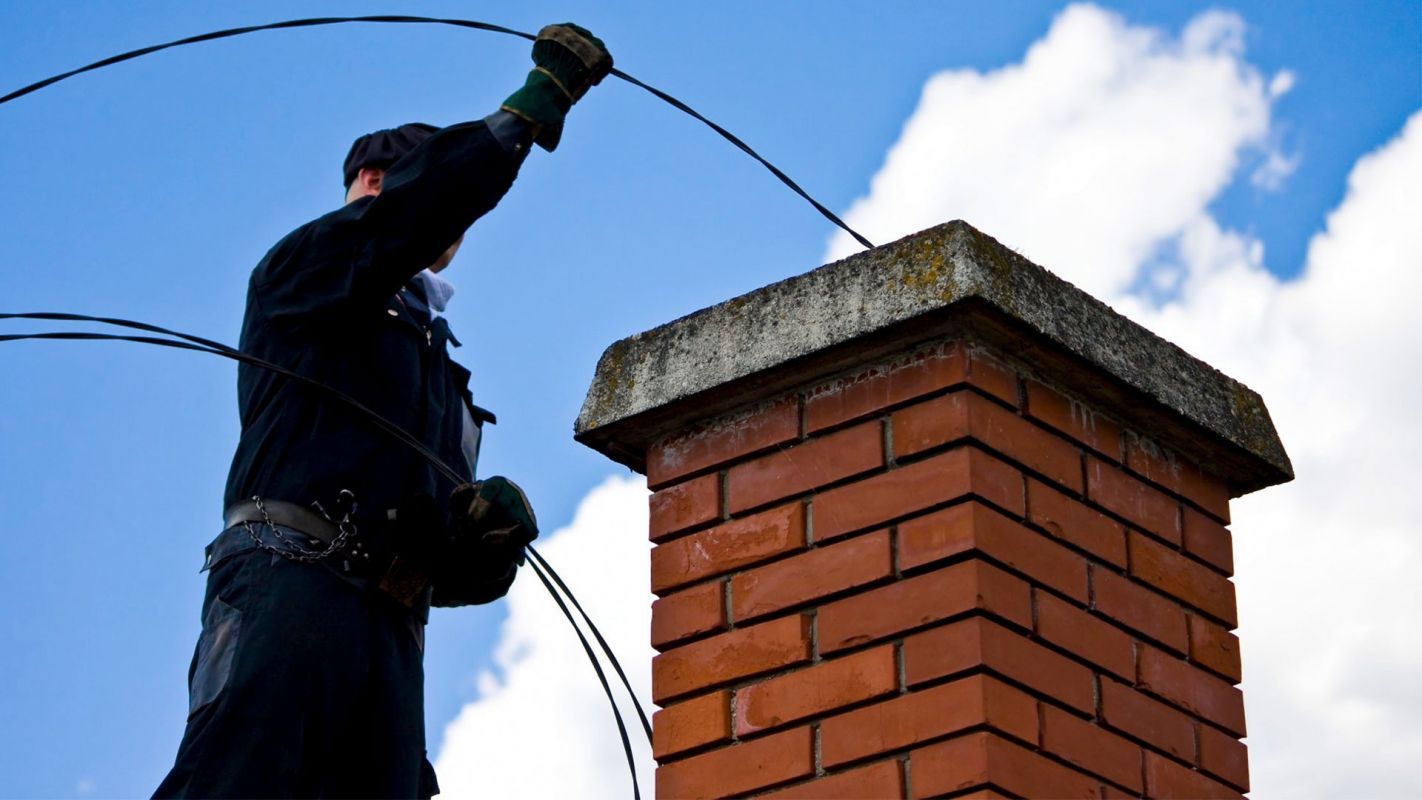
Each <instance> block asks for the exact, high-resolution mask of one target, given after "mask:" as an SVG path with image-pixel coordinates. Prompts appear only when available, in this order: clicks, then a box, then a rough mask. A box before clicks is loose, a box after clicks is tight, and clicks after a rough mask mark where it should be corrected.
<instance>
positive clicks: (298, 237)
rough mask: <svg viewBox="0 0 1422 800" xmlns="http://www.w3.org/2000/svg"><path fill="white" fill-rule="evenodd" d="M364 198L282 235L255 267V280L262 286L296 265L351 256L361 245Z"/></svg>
mask: <svg viewBox="0 0 1422 800" xmlns="http://www.w3.org/2000/svg"><path fill="white" fill-rule="evenodd" d="M365 199H366V198H362V199H361V200H357V201H355V202H354V203H350V204H348V205H345V206H342V207H341V208H338V209H336V210H334V211H331V212H329V213H327V214H323V215H321V216H319V217H317V218H316V219H313V220H311V221H310V222H307V223H305V224H303V225H300V226H298V227H297V228H295V229H293V230H292V231H291V232H290V233H288V234H286V235H285V236H283V237H281V239H280V240H278V241H277V243H276V244H274V245H272V248H271V249H270V250H268V251H267V253H266V255H264V256H263V257H262V260H261V261H259V262H257V266H256V267H255V268H253V270H252V282H253V283H255V284H258V285H261V284H263V283H266V282H268V281H270V280H272V279H273V278H277V277H279V276H280V275H281V274H282V273H285V272H288V271H289V270H291V269H293V268H300V267H302V266H303V265H310V264H313V263H322V262H325V261H329V260H331V259H334V258H344V257H349V255H350V253H351V251H352V249H353V248H355V247H357V246H359V236H358V230H357V225H356V224H355V223H356V221H357V220H358V219H359V211H360V208H361V206H362V205H363V201H365Z"/></svg>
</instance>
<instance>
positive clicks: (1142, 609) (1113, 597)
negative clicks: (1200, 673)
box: [1091, 568, 1189, 653]
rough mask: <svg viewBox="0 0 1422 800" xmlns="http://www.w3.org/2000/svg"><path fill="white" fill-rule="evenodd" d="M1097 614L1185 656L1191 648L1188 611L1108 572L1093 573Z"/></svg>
mask: <svg viewBox="0 0 1422 800" xmlns="http://www.w3.org/2000/svg"><path fill="white" fill-rule="evenodd" d="M1091 588H1092V598H1093V602H1094V604H1095V609H1096V610H1097V612H1099V613H1101V614H1104V615H1106V616H1108V617H1110V618H1111V619H1113V620H1115V621H1117V622H1119V623H1121V624H1122V625H1125V626H1126V627H1128V628H1131V629H1132V630H1135V631H1138V632H1139V633H1142V634H1144V635H1146V636H1149V637H1150V638H1152V639H1154V640H1156V641H1158V642H1160V643H1161V644H1163V645H1165V646H1166V647H1169V648H1170V649H1172V650H1175V651H1178V652H1181V653H1184V652H1186V648H1188V647H1189V639H1188V638H1187V636H1186V633H1185V611H1184V610H1183V609H1181V608H1180V607H1179V606H1177V605H1176V604H1175V603H1172V602H1171V601H1170V600H1168V599H1166V598H1165V597H1162V596H1161V595H1158V594H1156V593H1155V592H1152V591H1151V590H1149V589H1147V588H1145V587H1144V586H1141V585H1140V584H1138V583H1134V582H1132V581H1130V580H1129V579H1127V578H1123V577H1121V576H1120V575H1117V574H1115V573H1113V572H1107V571H1106V570H1104V569H1100V568H1097V569H1093V570H1092V571H1091Z"/></svg>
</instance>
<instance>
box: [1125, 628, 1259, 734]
mask: <svg viewBox="0 0 1422 800" xmlns="http://www.w3.org/2000/svg"><path fill="white" fill-rule="evenodd" d="M1137 666H1138V668H1139V670H1140V679H1139V680H1138V681H1137V685H1139V686H1140V687H1141V688H1142V689H1145V690H1146V691H1148V692H1150V693H1152V694H1154V695H1156V696H1158V697H1163V698H1165V699H1166V700H1169V701H1170V702H1172V703H1175V704H1176V705H1178V706H1180V707H1181V708H1183V709H1185V710H1186V711H1189V712H1190V713H1191V714H1194V715H1196V716H1198V717H1200V718H1201V719H1206V720H1209V721H1210V722H1213V723H1215V724H1216V725H1219V726H1220V727H1222V728H1224V729H1225V730H1228V731H1229V732H1231V733H1233V734H1235V735H1236V736H1244V735H1245V729H1244V695H1243V693H1241V692H1240V691H1239V689H1237V688H1235V687H1234V686H1231V685H1229V684H1228V683H1226V682H1225V681H1222V680H1220V679H1219V678H1216V677H1215V676H1213V675H1211V674H1209V673H1208V672H1204V671H1203V670H1200V669H1196V668H1195V667H1192V666H1190V665H1189V664H1187V663H1185V662H1184V661H1182V660H1180V659H1179V658H1176V657H1175V656H1172V655H1170V654H1169V653H1163V652H1161V651H1160V650H1157V649H1155V648H1154V647H1142V648H1141V650H1140V653H1139V655H1138V657H1137Z"/></svg>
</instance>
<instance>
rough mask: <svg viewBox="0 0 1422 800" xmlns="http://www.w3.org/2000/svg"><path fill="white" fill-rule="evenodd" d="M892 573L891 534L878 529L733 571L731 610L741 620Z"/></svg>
mask: <svg viewBox="0 0 1422 800" xmlns="http://www.w3.org/2000/svg"><path fill="white" fill-rule="evenodd" d="M892 573H893V564H892V563H891V560H890V553H889V532H888V531H887V530H883V531H877V532H875V533H871V534H867V535H865V536H856V537H854V538H853V539H850V540H848V541H846V542H842V543H839V544H834V545H830V546H828V547H817V548H815V549H813V550H810V551H809V552H807V553H801V554H800V555H798V556H795V557H794V558H787V559H785V560H784V561H777V562H775V563H774V564H767V565H766V566H763V567H757V568H756V569H753V570H749V571H747V572H742V573H741V574H739V575H736V576H735V577H734V578H732V579H731V611H732V614H733V615H734V617H735V620H736V622H737V623H740V622H744V621H746V620H748V619H753V618H755V617H758V616H761V615H764V614H769V613H771V612H774V611H780V610H782V609H786V608H790V607H791V606H795V605H799V604H801V603H807V602H810V601H812V600H818V599H819V598H821V597H824V596H826V595H831V594H834V593H836V592H840V591H844V590H845V589H850V588H853V587H855V586H863V585H864V584H866V583H871V582H873V581H876V580H879V579H880V578H887V577H889V575H891V574H892Z"/></svg>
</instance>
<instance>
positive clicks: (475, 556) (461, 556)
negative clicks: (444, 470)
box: [433, 476, 538, 606]
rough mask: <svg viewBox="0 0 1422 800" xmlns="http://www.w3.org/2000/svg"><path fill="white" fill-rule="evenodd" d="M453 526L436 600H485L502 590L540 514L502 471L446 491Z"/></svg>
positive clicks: (451, 603) (438, 602)
mask: <svg viewBox="0 0 1422 800" xmlns="http://www.w3.org/2000/svg"><path fill="white" fill-rule="evenodd" d="M449 506H450V521H451V526H452V528H453V531H452V536H451V542H450V547H449V553H448V561H447V563H446V564H445V565H444V566H443V567H442V568H441V569H440V570H439V571H438V573H437V575H436V578H435V581H434V601H433V602H434V605H436V606H463V605H473V604H478V603H487V602H490V601H492V600H496V599H498V598H500V597H502V596H503V595H504V593H505V592H507V591H508V590H509V586H510V585H512V583H513V579H514V575H515V573H516V572H517V567H518V566H521V565H522V564H523V562H524V554H523V548H524V546H525V545H527V544H528V543H529V542H531V541H533V540H534V539H536V538H538V520H537V518H536V517H534V514H533V507H532V506H531V505H530V504H529V502H528V497H527V496H526V495H524V493H523V490H522V489H520V488H519V487H518V484H516V483H514V482H513V481H511V480H509V479H508V478H503V477H498V476H495V477H492V478H488V479H486V480H483V481H479V482H478V483H466V484H462V485H460V486H459V487H457V488H456V489H455V490H454V492H453V493H452V494H450V496H449Z"/></svg>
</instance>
